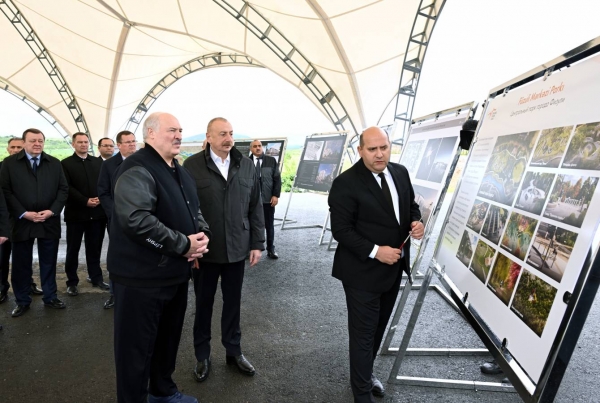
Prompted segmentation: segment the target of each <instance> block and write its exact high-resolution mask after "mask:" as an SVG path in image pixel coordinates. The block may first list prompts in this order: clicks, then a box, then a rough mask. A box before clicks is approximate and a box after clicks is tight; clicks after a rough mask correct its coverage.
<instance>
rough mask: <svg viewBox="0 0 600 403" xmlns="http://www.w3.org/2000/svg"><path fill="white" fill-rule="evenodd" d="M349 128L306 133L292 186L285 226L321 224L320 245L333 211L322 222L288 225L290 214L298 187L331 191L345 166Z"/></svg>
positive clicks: (315, 190)
mask: <svg viewBox="0 0 600 403" xmlns="http://www.w3.org/2000/svg"><path fill="white" fill-rule="evenodd" d="M347 141H348V131H347V130H346V131H337V132H330V133H318V134H312V135H310V136H307V137H306V140H305V143H304V147H303V149H302V155H301V156H300V162H299V164H298V168H297V170H296V176H295V177H294V184H293V185H292V189H291V190H290V197H289V198H288V203H287V206H286V209H285V214H284V216H283V219H282V222H281V230H288V229H306V228H321V234H320V237H319V245H322V244H323V239H324V237H325V232H326V231H327V230H328V228H327V225H328V222H329V213H327V217H326V218H325V221H324V222H323V224H322V225H320V224H312V225H294V226H291V225H288V223H289V222H290V220H289V219H288V218H287V215H288V212H289V209H290V204H291V202H292V196H293V195H294V189H305V190H308V191H312V192H318V193H326V194H328V193H329V189H331V184H332V183H333V180H334V179H335V178H337V176H338V175H339V173H340V172H341V170H342V165H343V162H344V154H345V152H346V151H347V150H346V149H347Z"/></svg>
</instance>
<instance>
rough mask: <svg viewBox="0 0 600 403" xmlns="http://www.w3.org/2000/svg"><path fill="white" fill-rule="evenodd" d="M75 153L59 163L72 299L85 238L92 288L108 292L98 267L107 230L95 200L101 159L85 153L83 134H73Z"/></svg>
mask: <svg viewBox="0 0 600 403" xmlns="http://www.w3.org/2000/svg"><path fill="white" fill-rule="evenodd" d="M72 144H73V148H75V152H74V153H73V155H71V156H70V157H67V158H65V159H64V160H62V162H61V164H62V167H63V172H64V173H65V177H66V178H67V182H68V184H69V198H68V199H67V204H66V205H65V223H66V224H67V256H66V260H65V273H66V274H67V294H69V295H70V296H72V297H75V296H77V295H78V294H79V290H78V288H77V286H78V284H79V277H78V276H77V268H78V266H79V249H81V241H82V239H83V238H84V235H85V260H86V264H87V270H88V275H89V278H90V279H91V282H92V285H93V286H94V287H98V288H100V289H101V290H105V291H108V288H109V287H108V284H106V283H105V282H104V278H103V276H102V269H101V268H100V254H101V253H102V242H103V241H104V231H105V230H106V214H104V210H103V209H102V207H100V199H99V198H98V175H99V174H100V167H101V166H102V160H100V159H98V158H94V157H92V156H91V155H89V154H88V150H89V148H90V141H89V138H88V136H87V134H85V133H81V132H78V133H75V134H73V142H72Z"/></svg>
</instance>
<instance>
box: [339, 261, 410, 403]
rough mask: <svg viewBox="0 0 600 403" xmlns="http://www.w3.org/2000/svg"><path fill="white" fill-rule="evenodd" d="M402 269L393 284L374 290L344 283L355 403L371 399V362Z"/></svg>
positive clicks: (394, 297) (392, 304)
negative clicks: (385, 289) (370, 290)
mask: <svg viewBox="0 0 600 403" xmlns="http://www.w3.org/2000/svg"><path fill="white" fill-rule="evenodd" d="M401 280H402V273H398V278H397V279H396V282H395V283H394V285H393V287H392V288H391V289H389V290H388V291H386V292H383V293H376V292H369V291H363V290H357V289H355V288H350V287H346V286H344V291H345V293H346V306H347V307H348V335H349V337H350V348H349V350H350V384H351V386H352V393H353V394H354V402H355V403H363V402H366V403H371V402H374V401H375V400H374V399H373V396H372V394H371V389H372V386H373V385H372V383H371V374H372V373H373V362H374V361H375V357H376V356H377V351H378V350H379V346H380V345H381V340H382V339H383V333H384V332H385V328H386V326H387V323H388V321H389V319H390V316H391V314H392V311H393V310H394V304H395V303H396V297H397V296H398V290H399V289H400V281H401Z"/></svg>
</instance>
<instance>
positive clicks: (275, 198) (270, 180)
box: [250, 140, 281, 259]
mask: <svg viewBox="0 0 600 403" xmlns="http://www.w3.org/2000/svg"><path fill="white" fill-rule="evenodd" d="M250 151H251V152H252V156H251V157H250V158H251V159H252V162H254V167H255V168H256V175H257V176H258V179H259V181H260V187H261V194H262V202H263V213H264V215H265V230H266V231H267V256H268V257H270V258H271V259H279V255H278V254H277V252H275V246H274V245H273V241H274V238H275V206H276V205H277V203H278V202H279V196H280V195H281V174H280V173H279V164H277V160H276V159H275V158H273V157H271V156H269V155H265V153H264V152H263V146H262V143H261V142H260V140H254V141H253V142H252V143H251V144H250Z"/></svg>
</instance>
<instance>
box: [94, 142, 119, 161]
mask: <svg viewBox="0 0 600 403" xmlns="http://www.w3.org/2000/svg"><path fill="white" fill-rule="evenodd" d="M98 151H99V152H100V157H98V158H100V159H102V161H106V160H107V159H109V158H110V157H112V156H113V154H114V153H115V143H114V142H113V141H112V140H111V139H109V138H108V137H104V138H101V139H100V141H98Z"/></svg>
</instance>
